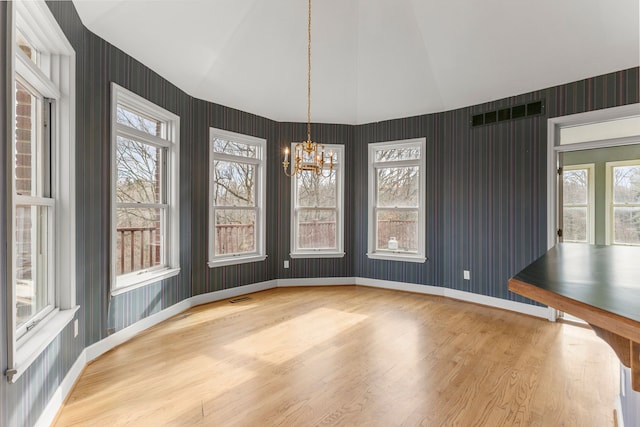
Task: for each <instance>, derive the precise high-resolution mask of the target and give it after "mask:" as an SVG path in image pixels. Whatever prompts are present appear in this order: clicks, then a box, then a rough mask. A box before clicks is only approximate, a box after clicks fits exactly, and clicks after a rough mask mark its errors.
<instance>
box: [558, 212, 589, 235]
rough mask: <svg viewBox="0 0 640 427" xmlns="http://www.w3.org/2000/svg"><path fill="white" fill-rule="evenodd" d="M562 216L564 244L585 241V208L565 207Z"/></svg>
mask: <svg viewBox="0 0 640 427" xmlns="http://www.w3.org/2000/svg"><path fill="white" fill-rule="evenodd" d="M562 215H563V217H562V218H563V219H562V221H563V226H562V227H563V230H562V231H563V240H564V241H566V242H586V241H587V208H586V207H578V208H576V207H571V208H568V207H565V208H564V209H563V210H562Z"/></svg>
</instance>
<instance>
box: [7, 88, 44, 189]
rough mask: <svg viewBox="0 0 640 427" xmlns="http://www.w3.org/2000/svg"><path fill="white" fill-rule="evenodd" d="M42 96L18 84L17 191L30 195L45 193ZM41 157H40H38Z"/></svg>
mask: <svg viewBox="0 0 640 427" xmlns="http://www.w3.org/2000/svg"><path fill="white" fill-rule="evenodd" d="M42 128H43V122H42V97H41V96H40V95H39V94H38V93H37V92H35V91H34V90H32V89H31V88H29V87H27V86H25V85H23V84H22V83H20V81H16V153H15V174H16V192H17V193H18V194H22V195H29V196H47V194H45V182H44V179H45V170H46V169H48V168H47V165H45V164H42V161H43V160H41V158H42V157H43V155H44V154H45V153H44V145H43V139H42ZM39 154H40V157H39V156H38V155H39Z"/></svg>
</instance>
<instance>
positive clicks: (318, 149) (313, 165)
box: [282, 0, 333, 176]
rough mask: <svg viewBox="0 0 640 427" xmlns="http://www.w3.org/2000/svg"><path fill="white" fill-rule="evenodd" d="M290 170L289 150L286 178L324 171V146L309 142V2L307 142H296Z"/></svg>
mask: <svg viewBox="0 0 640 427" xmlns="http://www.w3.org/2000/svg"><path fill="white" fill-rule="evenodd" d="M327 155H328V157H329V159H328V160H329V161H328V165H327V168H328V169H329V171H331V170H332V169H333V153H332V152H329V153H327ZM291 160H292V162H293V163H292V164H291V170H290V171H289V148H285V150H284V161H283V162H282V168H283V169H284V174H285V175H286V176H294V175H298V176H300V175H302V172H303V171H311V172H313V173H315V174H316V175H322V172H323V170H324V169H325V163H326V162H325V152H324V145H322V144H319V143H317V142H313V141H311V0H309V7H308V20H307V140H306V141H303V142H297V143H296V144H295V146H294V148H293V153H291Z"/></svg>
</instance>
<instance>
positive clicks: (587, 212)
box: [562, 164, 595, 243]
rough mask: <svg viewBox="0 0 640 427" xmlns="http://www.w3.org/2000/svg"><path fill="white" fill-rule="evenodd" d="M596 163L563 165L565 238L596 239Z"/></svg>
mask: <svg viewBox="0 0 640 427" xmlns="http://www.w3.org/2000/svg"><path fill="white" fill-rule="evenodd" d="M594 187H595V185H594V165H593V164H585V165H571V166H564V167H563V168H562V240H563V241H565V242H575V243H594V241H595V221H594V219H595V214H594V212H595V193H594V191H595V190H594Z"/></svg>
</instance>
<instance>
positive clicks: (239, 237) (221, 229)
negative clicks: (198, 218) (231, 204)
mask: <svg viewBox="0 0 640 427" xmlns="http://www.w3.org/2000/svg"><path fill="white" fill-rule="evenodd" d="M215 218H216V224H215V227H216V234H215V243H216V245H215V254H216V255H227V254H240V253H246V252H255V251H256V238H255V224H256V213H255V211H254V210H253V209H234V210H230V209H216V214H215Z"/></svg>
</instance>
